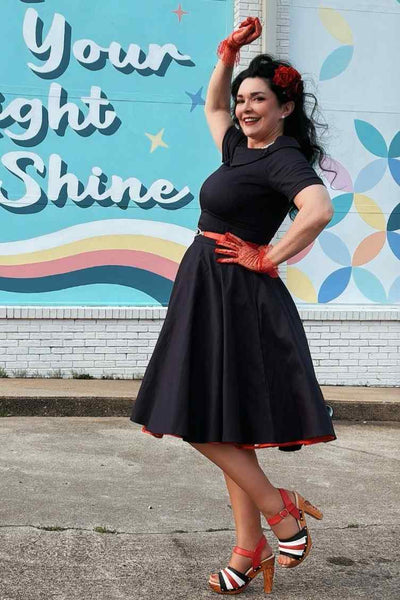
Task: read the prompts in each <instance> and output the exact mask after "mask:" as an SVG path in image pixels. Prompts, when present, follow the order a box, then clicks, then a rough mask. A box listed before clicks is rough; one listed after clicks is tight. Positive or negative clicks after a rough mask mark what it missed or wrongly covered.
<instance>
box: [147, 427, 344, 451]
mask: <svg viewBox="0 0 400 600" xmlns="http://www.w3.org/2000/svg"><path fill="white" fill-rule="evenodd" d="M141 431H142V433H148V434H150V435H151V436H153V437H155V438H159V439H161V438H162V437H163V436H164V435H172V436H173V437H176V438H180V439H182V436H181V435H176V434H175V433H153V432H152V431H149V430H148V429H147V427H146V426H145V425H143V426H142V430H141ZM333 440H336V436H335V435H320V436H318V437H314V438H308V440H296V441H293V442H283V443H279V442H270V443H267V444H237V443H235V442H207V443H208V444H232V445H233V446H236V447H237V448H242V449H244V450H256V449H257V448H274V447H276V446H294V445H295V444H303V445H304V446H308V445H310V444H318V443H319V442H332V441H333Z"/></svg>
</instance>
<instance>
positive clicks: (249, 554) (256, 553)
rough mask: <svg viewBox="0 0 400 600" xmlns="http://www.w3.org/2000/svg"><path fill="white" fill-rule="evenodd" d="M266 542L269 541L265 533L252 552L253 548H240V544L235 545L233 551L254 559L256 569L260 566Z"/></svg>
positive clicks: (253, 565)
mask: <svg viewBox="0 0 400 600" xmlns="http://www.w3.org/2000/svg"><path fill="white" fill-rule="evenodd" d="M266 543H267V540H266V538H265V535H264V534H263V535H262V537H261V538H260V541H259V542H258V544H257V546H256V547H255V549H254V550H253V552H251V550H246V549H245V548H240V546H235V547H234V549H233V552H236V554H241V555H242V556H247V557H248V558H251V559H252V567H253V569H254V570H255V569H257V567H259V566H260V563H261V550H262V549H263V548H264V546H265V544H266Z"/></svg>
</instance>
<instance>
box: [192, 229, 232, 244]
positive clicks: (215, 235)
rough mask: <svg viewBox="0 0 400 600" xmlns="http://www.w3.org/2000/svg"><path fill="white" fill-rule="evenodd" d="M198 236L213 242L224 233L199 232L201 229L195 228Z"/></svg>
mask: <svg viewBox="0 0 400 600" xmlns="http://www.w3.org/2000/svg"><path fill="white" fill-rule="evenodd" d="M197 234H198V235H204V236H205V237H209V238H213V239H214V240H217V241H219V240H220V239H221V238H223V237H224V236H225V234H224V233H216V232H215V231H201V229H199V228H197Z"/></svg>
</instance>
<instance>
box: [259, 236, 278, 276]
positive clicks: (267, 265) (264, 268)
mask: <svg viewBox="0 0 400 600" xmlns="http://www.w3.org/2000/svg"><path fill="white" fill-rule="evenodd" d="M271 248H273V245H272V244H266V245H265V246H260V247H259V253H258V263H257V266H258V271H260V272H261V273H268V275H269V276H270V277H279V271H278V265H276V264H275V263H273V262H272V260H271V259H270V258H268V252H269V251H270V250H271Z"/></svg>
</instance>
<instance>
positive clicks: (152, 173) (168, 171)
mask: <svg viewBox="0 0 400 600" xmlns="http://www.w3.org/2000/svg"><path fill="white" fill-rule="evenodd" d="M1 12H2V16H3V21H4V22H5V23H6V24H7V26H6V27H4V32H3V36H2V38H1V40H0V56H1V58H0V61H1V80H0V143H1V164H0V180H1V184H0V188H1V189H0V219H1V220H0V223H1V225H0V235H1V239H0V303H1V304H3V305H4V304H41V305H43V304H44V305H46V304H50V305H70V304H71V305H76V304H80V305H82V304H83V305H86V304H90V305H96V304H102V305H116V304H120V305H122V304H123V305H134V306H141V305H167V304H168V300H169V296H170V292H171V288H172V284H173V281H174V278H175V275H176V271H177V268H178V265H179V262H180V260H181V258H182V256H183V254H184V252H185V250H186V248H187V247H188V245H189V244H190V243H191V241H192V239H193V236H194V233H195V229H196V225H197V221H198V217H199V204H198V198H197V195H198V190H199V188H200V186H201V183H202V181H203V180H204V179H205V178H206V177H207V176H208V174H209V173H210V172H212V171H213V170H215V168H217V166H218V165H219V164H220V162H221V157H220V154H219V152H218V151H217V149H216V148H215V147H214V145H213V143H212V139H211V136H210V134H209V132H208V128H207V125H206V121H205V117H204V110H203V105H204V89H205V86H206V85H207V83H208V80H209V77H210V74H211V71H212V69H213V67H214V65H215V61H216V53H215V49H216V47H217V45H218V42H219V41H220V39H221V37H224V36H225V35H227V33H228V32H229V31H230V30H231V29H232V27H233V5H232V1H228V0H211V1H210V0H208V1H199V0H187V1H186V2H185V3H182V4H179V3H177V2H175V0H146V2H139V1H138V0H118V1H117V2H96V3H93V2H82V1H81V0H69V1H68V2H63V1H62V0H3V1H2V5H1Z"/></svg>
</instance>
